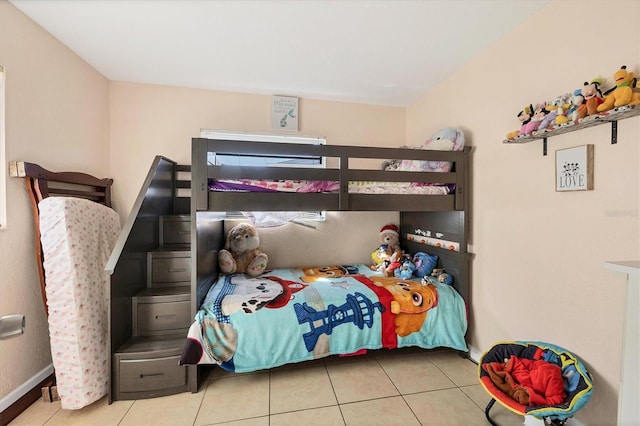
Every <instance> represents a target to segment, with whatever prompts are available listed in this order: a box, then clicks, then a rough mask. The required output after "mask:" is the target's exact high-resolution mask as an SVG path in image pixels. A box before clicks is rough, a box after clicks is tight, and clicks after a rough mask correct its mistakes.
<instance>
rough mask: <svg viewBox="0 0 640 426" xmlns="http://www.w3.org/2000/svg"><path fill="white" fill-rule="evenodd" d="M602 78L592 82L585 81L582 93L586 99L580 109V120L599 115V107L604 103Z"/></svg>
mask: <svg viewBox="0 0 640 426" xmlns="http://www.w3.org/2000/svg"><path fill="white" fill-rule="evenodd" d="M601 84H602V79H601V78H594V79H593V80H591V81H590V82H587V81H585V82H584V85H583V86H582V89H581V90H580V93H581V94H582V96H583V97H584V102H583V103H582V105H580V106H579V107H578V118H579V119H582V118H585V117H588V116H595V115H596V114H597V113H598V105H600V104H601V103H602V102H604V99H602V92H601V91H600V85H601Z"/></svg>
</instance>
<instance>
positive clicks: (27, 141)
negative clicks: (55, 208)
mask: <svg viewBox="0 0 640 426" xmlns="http://www.w3.org/2000/svg"><path fill="white" fill-rule="evenodd" d="M0 62H1V63H2V65H3V66H4V67H5V71H6V158H7V160H8V161H15V160H19V161H30V162H35V163H39V164H41V165H43V166H45V167H47V168H49V169H50V170H54V171H65V170H78V171H83V172H87V173H92V174H94V175H97V176H100V177H106V176H107V173H108V154H107V153H108V149H109V143H108V141H109V134H108V130H109V129H108V120H109V111H108V95H109V84H108V81H107V80H106V79H105V78H104V77H102V76H101V75H100V74H98V73H97V72H96V71H95V70H94V69H93V68H91V67H90V66H88V65H87V64H86V63H85V62H84V61H82V60H81V59H80V58H79V57H78V56H76V55H75V54H74V53H72V52H71V51H70V50H69V49H67V48H66V47H65V46H63V45H62V44H61V43H59V42H58V41H57V40H56V39H54V38H53V37H52V36H51V35H50V34H49V33H47V32H45V31H44V30H43V29H42V28H40V27H39V26H37V25H36V24H35V23H34V22H33V21H31V20H30V19H29V18H27V17H26V16H25V15H24V14H23V13H22V12H20V11H18V9H16V8H15V7H14V6H13V5H11V4H10V3H8V2H7V1H4V0H0ZM24 185H25V183H24V180H23V179H12V178H8V179H7V200H8V206H7V207H8V212H7V220H8V228H7V229H3V230H0V259H1V260H0V316H2V315H8V314H24V315H26V329H25V334H24V335H23V336H21V337H17V338H13V339H10V340H3V341H2V342H0V360H1V361H0V400H2V399H3V398H5V397H6V396H7V395H8V394H9V393H10V392H11V391H12V390H14V389H16V388H18V387H19V386H21V385H23V384H24V383H25V382H27V381H28V380H30V379H31V378H32V377H33V376H35V375H36V374H38V373H39V372H41V371H43V370H44V369H46V368H47V367H48V366H50V364H51V353H50V349H49V330H48V326H47V320H46V316H45V311H44V307H43V303H42V299H41V295H40V283H39V280H38V272H37V268H36V258H35V243H34V231H33V229H34V225H33V215H32V213H31V204H30V201H29V198H28V196H27V191H26V189H25V186H24ZM36 384H37V383H36ZM3 402H4V401H3Z"/></svg>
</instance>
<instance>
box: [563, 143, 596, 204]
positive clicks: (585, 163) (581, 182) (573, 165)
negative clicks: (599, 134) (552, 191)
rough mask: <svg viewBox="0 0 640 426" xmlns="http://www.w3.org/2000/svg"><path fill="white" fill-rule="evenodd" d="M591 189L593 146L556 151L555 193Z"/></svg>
mask: <svg viewBox="0 0 640 426" xmlns="http://www.w3.org/2000/svg"><path fill="white" fill-rule="evenodd" d="M592 189H593V144H588V145H581V146H576V147H574V148H566V149H558V150H556V191H557V192H565V191H590V190H592Z"/></svg>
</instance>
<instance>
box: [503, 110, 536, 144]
mask: <svg viewBox="0 0 640 426" xmlns="http://www.w3.org/2000/svg"><path fill="white" fill-rule="evenodd" d="M532 117H533V105H531V104H529V105H527V106H526V107H524V109H523V110H522V111H520V112H519V113H518V120H520V129H519V130H514V131H513V132H509V133H507V139H514V138H516V137H518V136H520V135H522V134H524V133H522V132H523V129H524V126H525V125H526V124H529V123H530V122H531V118H532Z"/></svg>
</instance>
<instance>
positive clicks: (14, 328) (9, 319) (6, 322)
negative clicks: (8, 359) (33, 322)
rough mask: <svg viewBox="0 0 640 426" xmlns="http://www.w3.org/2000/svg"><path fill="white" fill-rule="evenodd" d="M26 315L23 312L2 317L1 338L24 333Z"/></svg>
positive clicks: (0, 323) (0, 320) (0, 321)
mask: <svg viewBox="0 0 640 426" xmlns="http://www.w3.org/2000/svg"><path fill="white" fill-rule="evenodd" d="M24 325H25V317H24V315H22V314H18V315H7V316H4V317H2V318H0V340H4V339H9V338H11V337H17V336H19V335H21V334H23V333H24Z"/></svg>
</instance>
